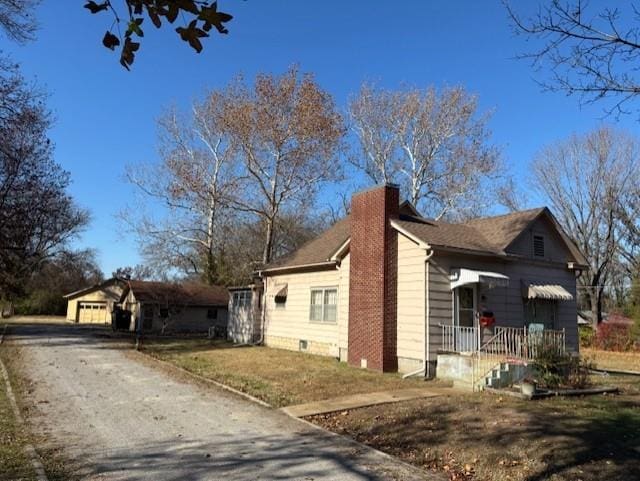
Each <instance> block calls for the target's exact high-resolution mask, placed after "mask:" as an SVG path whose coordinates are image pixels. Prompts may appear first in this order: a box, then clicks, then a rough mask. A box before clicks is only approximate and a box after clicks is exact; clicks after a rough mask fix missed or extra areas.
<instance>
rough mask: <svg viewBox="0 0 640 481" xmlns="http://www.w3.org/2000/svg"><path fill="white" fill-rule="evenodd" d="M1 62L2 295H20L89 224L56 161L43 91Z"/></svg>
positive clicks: (0, 213)
mask: <svg viewBox="0 0 640 481" xmlns="http://www.w3.org/2000/svg"><path fill="white" fill-rule="evenodd" d="M3 62H4V61H3V60H0V226H1V228H0V297H2V296H6V297H11V296H15V295H19V294H20V293H21V292H22V291H23V289H24V286H25V282H26V280H27V279H28V278H29V277H30V276H31V275H32V273H33V272H34V271H35V270H37V269H38V268H39V267H40V265H41V264H42V262H43V261H44V260H45V259H47V258H50V257H53V256H55V255H56V254H57V253H59V252H60V251H62V250H64V249H66V247H67V245H68V242H69V241H70V240H71V239H73V238H74V236H76V235H77V234H78V233H79V232H80V231H81V230H82V228H83V227H84V226H85V225H86V224H87V223H88V220H89V216H88V213H87V212H85V211H84V210H82V209H79V208H78V207H77V206H76V205H75V203H74V202H73V199H72V198H71V197H70V196H69V194H68V193H67V187H68V185H69V174H68V172H66V171H64V170H63V169H62V168H61V167H60V166H59V165H58V164H56V163H55V162H54V160H53V148H52V145H51V143H50V141H49V139H48V138H47V130H48V128H49V126H50V120H49V114H48V112H47V111H46V109H45V108H44V105H43V95H42V94H41V93H40V92H38V91H36V90H34V89H33V88H30V87H28V86H27V85H26V84H25V81H24V80H23V78H22V77H21V76H20V74H19V72H18V70H17V68H16V67H15V66H7V64H6V63H3Z"/></svg>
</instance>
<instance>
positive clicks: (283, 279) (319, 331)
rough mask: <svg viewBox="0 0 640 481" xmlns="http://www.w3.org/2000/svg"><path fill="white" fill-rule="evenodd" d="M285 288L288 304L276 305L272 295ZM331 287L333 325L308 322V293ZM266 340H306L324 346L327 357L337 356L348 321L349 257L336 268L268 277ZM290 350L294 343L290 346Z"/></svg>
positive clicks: (343, 343)
mask: <svg viewBox="0 0 640 481" xmlns="http://www.w3.org/2000/svg"><path fill="white" fill-rule="evenodd" d="M285 284H286V285H287V301H286V303H285V304H284V306H283V307H277V308H276V305H275V299H274V296H275V294H276V293H277V292H278V291H279V290H280V289H281V288H282V287H283V286H284V285H285ZM320 287H334V288H337V290H338V308H337V314H336V317H337V319H336V322H317V321H311V320H310V319H309V314H310V303H311V289H312V288H320ZM264 302H265V339H266V342H267V344H269V338H272V339H273V338H280V339H289V340H295V341H298V340H306V341H310V342H314V343H321V344H323V345H326V346H327V349H328V350H327V354H330V355H335V356H338V353H339V351H338V348H339V347H340V348H344V349H346V348H347V336H348V318H349V255H347V256H346V257H345V258H344V259H343V261H342V263H341V265H340V267H339V268H335V269H330V270H323V271H315V272H302V273H290V274H282V275H276V276H269V277H267V278H266V279H265V301H264ZM290 346H291V348H294V346H297V343H293V342H292V343H291V344H290Z"/></svg>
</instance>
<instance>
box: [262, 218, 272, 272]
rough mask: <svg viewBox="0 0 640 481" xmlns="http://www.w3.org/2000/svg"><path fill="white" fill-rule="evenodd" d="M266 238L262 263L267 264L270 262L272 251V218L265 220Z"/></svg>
mask: <svg viewBox="0 0 640 481" xmlns="http://www.w3.org/2000/svg"><path fill="white" fill-rule="evenodd" d="M266 223H267V225H266V236H265V243H264V250H263V251H262V263H263V264H268V263H269V262H271V251H272V249H273V224H274V220H273V218H267V219H266Z"/></svg>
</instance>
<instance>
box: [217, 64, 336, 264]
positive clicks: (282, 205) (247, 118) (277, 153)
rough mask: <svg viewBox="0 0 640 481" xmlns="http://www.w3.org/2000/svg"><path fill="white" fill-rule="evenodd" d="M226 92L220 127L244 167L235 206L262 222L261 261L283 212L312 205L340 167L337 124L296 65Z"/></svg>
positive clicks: (330, 105) (267, 256)
mask: <svg viewBox="0 0 640 481" xmlns="http://www.w3.org/2000/svg"><path fill="white" fill-rule="evenodd" d="M230 91H231V92H232V94H233V95H232V96H231V99H230V100H231V101H230V102H228V105H229V109H228V112H227V116H226V125H227V128H228V132H229V135H230V136H231V138H232V142H233V144H234V145H235V146H236V148H237V150H236V153H237V156H238V158H239V159H240V160H241V162H242V164H243V168H244V172H245V175H244V177H243V183H242V189H240V190H238V191H237V195H235V196H233V204H234V205H235V207H236V209H237V210H239V211H241V212H245V213H248V214H251V215H255V216H257V217H258V218H259V219H260V220H261V222H262V225H263V228H264V243H263V249H262V262H263V263H265V264H266V263H268V262H270V261H271V259H272V258H273V255H274V238H275V235H276V226H277V224H278V221H279V219H281V218H282V217H281V216H282V215H283V214H284V213H286V212H287V211H289V212H291V211H293V210H295V208H296V206H298V205H303V204H310V203H312V202H313V200H314V196H315V193H316V191H317V189H318V187H319V186H320V185H321V184H322V183H323V182H326V181H328V180H330V179H333V178H335V177H336V175H337V173H338V172H339V163H338V161H337V154H338V149H339V147H340V142H341V140H342V137H343V134H344V128H343V122H342V118H341V116H340V114H339V113H338V112H337V110H336V107H335V104H334V102H333V99H332V98H331V97H330V95H329V94H327V93H326V92H324V91H323V90H322V89H320V87H319V86H318V85H317V84H316V82H315V81H314V79H313V78H312V77H311V76H310V75H303V76H300V75H299V73H298V70H297V68H290V69H289V70H288V71H287V72H286V73H285V74H284V75H282V76H273V75H266V74H260V75H258V76H257V77H256V79H255V83H254V86H253V88H250V87H248V86H247V85H246V84H245V83H244V82H243V81H242V79H239V80H238V81H237V82H236V83H235V85H233V86H232V88H231V89H230Z"/></svg>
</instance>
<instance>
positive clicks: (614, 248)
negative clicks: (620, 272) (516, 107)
mask: <svg viewBox="0 0 640 481" xmlns="http://www.w3.org/2000/svg"><path fill="white" fill-rule="evenodd" d="M639 155H640V144H639V143H638V141H637V140H636V139H634V138H633V137H631V136H629V135H627V134H625V133H623V132H620V131H615V130H613V129H611V128H607V127H603V128H600V129H598V130H596V131H593V132H591V133H588V134H586V135H580V136H579V135H573V136H572V137H571V138H569V139H568V140H566V141H563V142H559V143H557V144H554V145H551V146H549V147H547V148H545V149H544V150H542V151H541V152H540V153H539V154H538V155H537V157H536V158H535V160H534V162H533V165H532V168H533V172H534V174H535V179H536V185H537V187H538V189H539V190H540V191H541V193H542V194H544V195H545V196H546V197H547V198H548V200H549V202H550V203H551V207H552V208H553V211H554V214H555V215H556V216H557V218H558V220H559V221H560V223H561V224H562V225H563V227H564V228H565V230H566V232H567V233H568V235H569V236H571V237H572V239H573V241H574V242H575V243H576V245H577V246H578V247H579V248H580V250H581V251H582V253H583V254H584V255H585V257H586V259H587V261H588V263H589V272H585V273H583V275H582V276H581V277H580V279H579V286H580V287H581V288H582V289H583V291H584V294H585V295H586V296H587V297H588V299H589V302H590V305H591V310H592V312H593V314H594V319H596V320H597V322H600V321H601V320H602V309H603V305H602V304H603V299H604V295H605V292H606V288H607V284H608V282H609V281H610V280H611V278H612V269H613V268H614V267H615V266H616V264H617V262H619V257H620V255H621V253H622V252H624V251H626V250H627V249H628V248H629V246H628V245H627V244H626V242H625V239H624V232H623V230H622V224H621V222H620V216H619V212H620V210H619V207H620V202H619V199H621V198H622V199H624V198H625V196H626V195H628V193H629V192H632V191H634V190H635V189H637V185H638V183H639V182H640V157H639Z"/></svg>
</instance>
